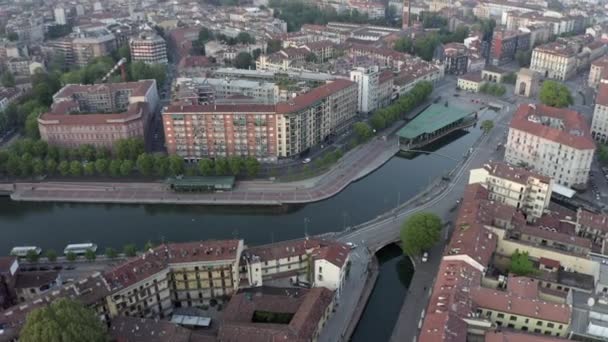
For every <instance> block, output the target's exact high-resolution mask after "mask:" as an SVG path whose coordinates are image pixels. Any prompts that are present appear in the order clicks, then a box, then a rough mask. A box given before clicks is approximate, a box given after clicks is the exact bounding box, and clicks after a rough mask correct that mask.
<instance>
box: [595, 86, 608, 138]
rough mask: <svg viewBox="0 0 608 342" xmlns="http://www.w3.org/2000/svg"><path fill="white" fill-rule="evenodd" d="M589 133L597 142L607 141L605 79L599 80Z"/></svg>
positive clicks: (607, 92)
mask: <svg viewBox="0 0 608 342" xmlns="http://www.w3.org/2000/svg"><path fill="white" fill-rule="evenodd" d="M591 135H592V136H593V138H594V139H595V140H596V141H598V142H601V143H603V144H605V143H606V142H608V80H606V79H603V80H601V81H600V86H599V89H598V92H597V96H596V98H595V110H594V111H593V120H592V122H591Z"/></svg>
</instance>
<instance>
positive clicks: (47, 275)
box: [15, 271, 59, 289]
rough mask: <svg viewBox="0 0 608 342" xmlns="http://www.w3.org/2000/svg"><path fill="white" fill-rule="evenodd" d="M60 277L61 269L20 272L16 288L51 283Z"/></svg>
mask: <svg viewBox="0 0 608 342" xmlns="http://www.w3.org/2000/svg"><path fill="white" fill-rule="evenodd" d="M57 277H59V271H29V272H18V273H17V281H16V283H15V288H17V289H27V288H33V287H41V286H43V285H48V284H51V283H52V282H54V281H56V280H57Z"/></svg>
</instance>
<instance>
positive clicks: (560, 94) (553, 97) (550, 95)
mask: <svg viewBox="0 0 608 342" xmlns="http://www.w3.org/2000/svg"><path fill="white" fill-rule="evenodd" d="M540 102H542V103H543V104H545V105H547V106H551V107H558V108H562V107H568V106H569V105H571V104H573V103H574V100H573V99H572V95H571V94H570V90H569V89H568V87H566V86H565V85H563V84H561V83H558V82H556V81H551V80H547V81H544V82H543V85H542V87H541V89H540Z"/></svg>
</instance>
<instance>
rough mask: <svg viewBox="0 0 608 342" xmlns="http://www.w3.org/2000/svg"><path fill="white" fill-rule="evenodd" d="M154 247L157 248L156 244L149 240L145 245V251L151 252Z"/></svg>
mask: <svg viewBox="0 0 608 342" xmlns="http://www.w3.org/2000/svg"><path fill="white" fill-rule="evenodd" d="M154 247H155V245H154V243H153V242H152V241H150V240H148V241H146V243H145V244H144V251H149V250H151V249H152V248H154Z"/></svg>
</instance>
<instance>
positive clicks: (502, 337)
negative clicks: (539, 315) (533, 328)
mask: <svg viewBox="0 0 608 342" xmlns="http://www.w3.org/2000/svg"><path fill="white" fill-rule="evenodd" d="M484 341H485V342H564V341H568V340H566V339H563V338H557V337H551V336H547V335H539V334H532V333H530V332H525V333H522V332H519V331H509V330H500V331H487V332H486V335H485V339H484Z"/></svg>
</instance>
